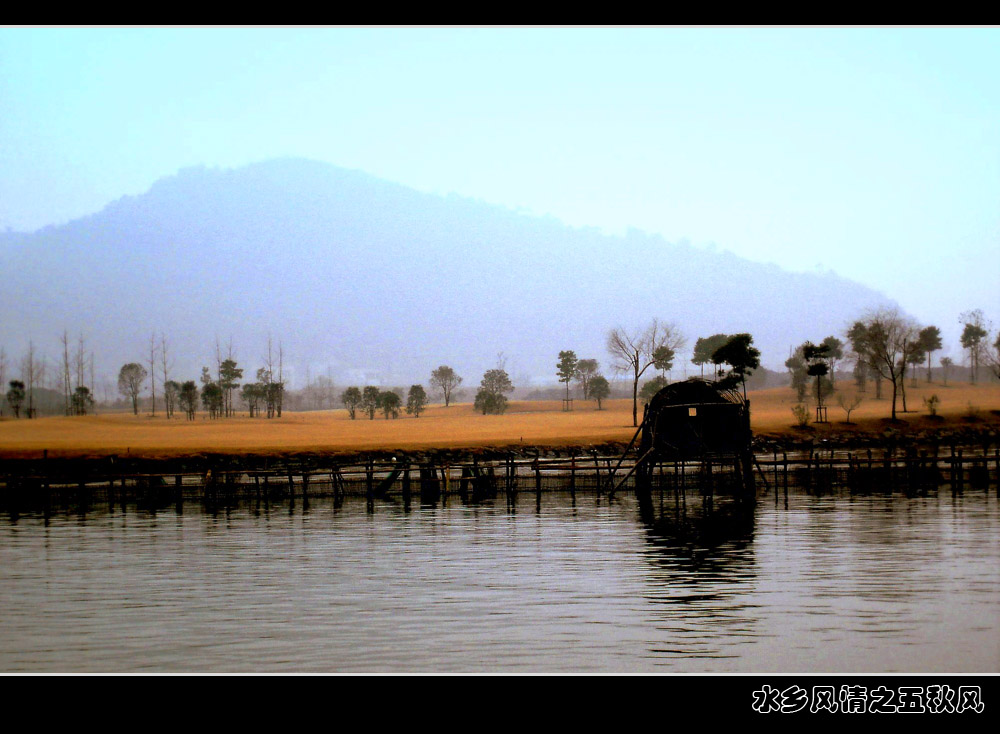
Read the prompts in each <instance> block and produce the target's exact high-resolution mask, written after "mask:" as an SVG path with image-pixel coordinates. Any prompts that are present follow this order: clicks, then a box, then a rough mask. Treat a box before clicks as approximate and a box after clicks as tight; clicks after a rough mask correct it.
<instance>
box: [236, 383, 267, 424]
mask: <svg viewBox="0 0 1000 734" xmlns="http://www.w3.org/2000/svg"><path fill="white" fill-rule="evenodd" d="M240 397H241V398H243V402H244V403H246V404H247V411H248V412H249V413H250V417H251V418H253V417H254V416H259V415H260V406H261V403H264V402H266V400H267V388H266V387H264V384H263V383H261V382H246V383H244V384H243V387H242V388H240Z"/></svg>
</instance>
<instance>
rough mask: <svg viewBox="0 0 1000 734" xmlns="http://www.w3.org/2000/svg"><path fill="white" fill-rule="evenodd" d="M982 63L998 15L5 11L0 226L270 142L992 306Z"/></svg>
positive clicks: (997, 133)
mask: <svg viewBox="0 0 1000 734" xmlns="http://www.w3.org/2000/svg"><path fill="white" fill-rule="evenodd" d="M998 72H1000V30H998V29H763V30H761V29H671V28H663V29H641V28H637V29H627V28H626V29H601V28H594V29H573V28H565V29H544V28H537V29H536V28H532V29H423V28H419V29H152V30H149V29H103V30H102V29H21V28H6V29H0V228H7V227H11V228H13V229H15V230H31V229H35V228H38V227H41V226H44V225H46V224H52V223H60V222H64V221H67V220H69V219H72V218H75V217H78V216H81V215H83V214H87V213H90V212H93V211H96V210H98V209H100V208H101V207H103V206H104V205H105V204H107V203H108V202H109V201H111V200H113V199H116V198H118V197H120V196H122V195H124V194H138V193H141V192H142V191H144V190H146V189H147V188H148V187H149V186H150V184H152V183H153V182H154V181H155V180H156V179H158V178H161V177H163V176H165V175H168V174H171V173H173V172H175V171H176V170H177V169H178V168H181V167H185V166H191V165H197V164H207V165H218V166H226V167H230V166H239V165H242V164H245V163H248V162H252V161H258V160H263V159H267V158H272V157H277V156H286V155H295V156H305V157H309V158H315V159H318V160H323V161H328V162H330V163H334V164H336V165H340V166H344V167H348V168H357V169H361V170H364V171H367V172H369V173H372V174H374V175H377V176H380V177H382V178H386V179H389V180H392V181H397V182H399V183H403V184H406V185H409V186H412V187H414V188H417V189H420V190H423V191H428V192H434V193H441V194H446V193H449V192H455V193H458V194H461V195H465V196H470V197H475V198H479V199H483V200H486V201H489V202H492V203H497V204H501V205H505V206H508V207H512V208H523V209H524V210H525V211H528V212H531V213H534V214H541V215H544V214H551V215H552V216H555V217H557V218H558V219H560V220H562V221H564V222H566V223H568V224H571V225H574V226H594V227H599V228H601V229H603V230H605V231H608V232H611V233H620V232H624V230H625V228H627V227H629V226H631V227H637V228H639V229H643V230H646V231H650V232H658V233H661V234H662V235H664V237H666V238H667V239H668V240H672V241H675V240H681V239H688V240H690V241H691V242H692V243H694V244H696V245H701V246H709V245H712V244H714V245H715V246H717V247H719V248H720V249H727V250H731V251H733V252H735V253H737V254H740V255H743V256H745V257H749V258H752V259H755V260H759V261H765V262H767V261H770V262H774V263H777V264H779V265H781V266H783V267H786V268H790V269H795V270H811V269H814V268H816V267H819V266H822V267H823V268H830V269H833V270H835V271H837V272H838V273H840V274H842V275H845V276H847V277H851V278H854V279H857V280H859V281H861V282H863V283H866V284H868V285H872V286H874V287H876V288H878V289H880V290H882V291H884V292H885V293H887V294H888V295H890V296H891V297H894V298H896V299H898V300H899V301H900V303H901V304H902V305H903V306H904V307H905V308H906V309H907V310H908V311H910V312H911V313H912V314H913V315H915V316H916V317H917V318H918V319H920V320H922V321H924V322H934V323H940V322H946V321H948V320H951V322H952V323H955V321H956V320H957V317H958V313H959V311H961V310H965V309H968V308H975V307H979V308H983V309H984V310H985V311H986V312H987V315H988V316H990V317H991V318H992V319H993V320H994V322H1000V294H998V288H997V283H998V280H1000V73H998ZM623 255H626V253H623ZM942 325H944V324H942Z"/></svg>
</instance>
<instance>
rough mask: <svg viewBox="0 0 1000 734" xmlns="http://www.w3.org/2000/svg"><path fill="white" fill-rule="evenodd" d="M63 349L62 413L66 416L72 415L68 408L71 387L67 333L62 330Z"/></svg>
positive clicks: (71, 391)
mask: <svg viewBox="0 0 1000 734" xmlns="http://www.w3.org/2000/svg"><path fill="white" fill-rule="evenodd" d="M60 341H61V342H62V347H63V369H62V389H63V412H64V413H65V414H66V415H72V409H71V406H70V400H71V396H72V394H73V387H72V384H71V382H70V374H69V332H68V331H66V330H65V329H63V334H62V339H61V340H60Z"/></svg>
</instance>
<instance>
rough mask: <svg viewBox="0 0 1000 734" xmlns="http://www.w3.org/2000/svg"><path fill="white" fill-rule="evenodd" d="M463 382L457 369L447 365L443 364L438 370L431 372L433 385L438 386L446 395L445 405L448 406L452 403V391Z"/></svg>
mask: <svg viewBox="0 0 1000 734" xmlns="http://www.w3.org/2000/svg"><path fill="white" fill-rule="evenodd" d="M461 384H462V378H461V377H459V376H458V375H457V374H456V373H455V370H453V369H452V368H451V367H448V366H447V365H441V366H440V367H438V368H437V369H436V370H434V371H433V372H431V387H434V388H437V389H438V391H439V392H440V393H441V394H442V395H443V396H444V407H446V408H447V407H448V406H449V405H450V404H451V396H452V393H454V392H455V389H456V388H457V387H458V386H459V385H461Z"/></svg>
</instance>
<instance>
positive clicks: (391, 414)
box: [378, 390, 402, 420]
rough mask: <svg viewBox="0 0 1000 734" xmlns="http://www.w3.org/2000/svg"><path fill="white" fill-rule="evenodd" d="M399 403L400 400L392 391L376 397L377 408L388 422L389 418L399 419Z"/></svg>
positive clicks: (381, 393)
mask: <svg viewBox="0 0 1000 734" xmlns="http://www.w3.org/2000/svg"><path fill="white" fill-rule="evenodd" d="M401 403H402V400H401V399H400V397H399V395H397V394H396V393H394V392H393V391H392V390H387V391H385V392H380V393H379V395H378V407H379V409H380V410H381V411H382V414H383V415H384V416H385V419H386V420H389V418H399V406H400V405H401Z"/></svg>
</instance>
